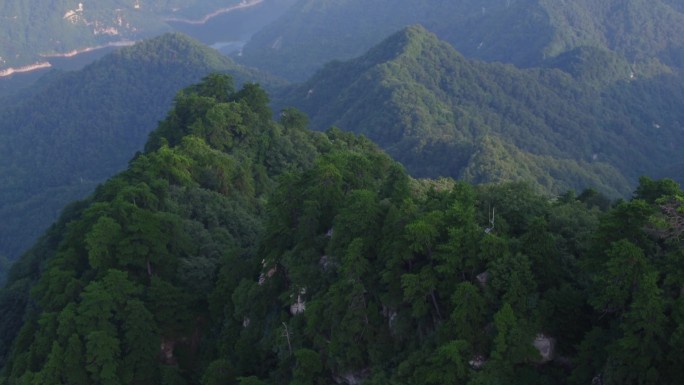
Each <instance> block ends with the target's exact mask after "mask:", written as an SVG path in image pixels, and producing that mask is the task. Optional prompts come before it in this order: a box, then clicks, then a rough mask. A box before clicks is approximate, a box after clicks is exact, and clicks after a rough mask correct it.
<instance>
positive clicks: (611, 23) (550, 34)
mask: <svg viewBox="0 0 684 385" xmlns="http://www.w3.org/2000/svg"><path fill="white" fill-rule="evenodd" d="M411 24H422V25H425V26H426V27H427V28H428V29H430V30H431V31H433V32H435V33H436V34H437V35H438V36H439V37H440V38H441V39H444V40H445V41H447V42H449V43H450V44H452V45H453V46H454V47H455V48H456V49H458V50H459V52H462V53H463V54H464V55H465V56H467V57H472V58H478V59H482V60H486V61H490V62H491V61H496V62H504V63H513V64H515V65H517V66H523V67H530V66H539V65H542V64H543V63H544V62H545V61H546V60H548V59H553V58H555V57H556V56H558V55H560V54H562V53H565V52H568V51H571V50H573V49H576V48H579V47H585V46H589V47H593V48H601V49H604V50H609V51H612V52H615V53H617V54H618V55H620V56H622V57H624V58H625V60H627V61H628V62H629V63H632V65H633V69H634V71H635V72H637V73H638V74H639V75H646V74H653V73H661V72H663V71H667V69H666V68H664V66H669V67H671V68H678V69H680V70H681V68H683V67H684V11H683V10H682V6H681V4H678V3H677V2H676V1H674V0H578V1H556V0H477V1H474V0H431V1H423V0H374V1H364V0H328V1H318V0H300V1H299V2H298V3H297V4H296V5H295V6H293V7H292V8H291V9H290V10H289V11H288V12H287V13H286V14H284V15H283V16H282V17H281V18H280V19H279V20H277V21H275V22H274V23H272V24H271V25H270V26H268V27H266V28H264V29H263V30H262V31H261V32H260V33H258V34H257V35H255V36H254V37H253V38H252V39H251V40H250V42H248V44H247V45H246V46H245V47H244V50H243V52H242V56H241V57H240V58H239V60H242V61H243V62H244V63H246V64H248V65H251V66H255V67H259V68H264V69H266V70H267V71H269V72H272V73H275V74H278V75H280V76H284V77H287V78H289V79H292V80H297V81H303V80H305V79H306V78H308V77H309V76H310V75H312V74H313V73H314V71H316V70H317V69H319V68H321V67H322V66H323V65H324V64H326V63H328V62H329V61H331V60H346V59H351V58H353V57H356V56H359V55H361V54H362V53H364V52H365V51H366V50H368V49H370V48H371V47H372V46H374V45H376V44H378V43H379V42H380V41H381V40H382V39H384V38H385V37H386V36H389V35H390V34H391V33H394V32H395V31H397V30H399V29H400V28H403V27H405V26H406V25H411Z"/></svg>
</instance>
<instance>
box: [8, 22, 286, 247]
mask: <svg viewBox="0 0 684 385" xmlns="http://www.w3.org/2000/svg"><path fill="white" fill-rule="evenodd" d="M216 71H219V72H230V73H231V74H233V75H234V77H235V79H236V80H237V81H238V82H239V83H243V82H245V81H258V82H260V83H262V84H264V85H274V84H279V83H278V81H277V80H276V79H274V78H273V77H271V76H267V75H264V74H261V73H259V72H257V71H255V70H249V69H246V68H244V67H242V66H239V65H237V64H235V63H234V62H233V61H231V60H230V59H228V58H226V57H223V56H221V55H220V54H219V53H218V52H217V51H215V50H212V49H210V48H208V47H206V46H204V45H201V44H200V43H199V42H197V41H195V40H193V39H190V38H188V37H187V36H183V35H180V34H167V35H163V36H160V37H157V38H154V39H150V40H147V41H144V42H141V43H139V44H136V45H134V46H132V47H128V48H124V49H121V50H119V51H116V52H114V53H112V54H109V55H107V56H106V57H104V58H102V59H101V60H99V61H97V62H95V63H92V64H91V65H89V66H87V67H86V68H84V69H82V70H79V71H73V72H64V73H58V72H54V73H51V74H48V75H47V76H46V77H44V78H43V79H41V80H40V81H39V82H38V83H37V84H36V85H35V86H34V87H33V88H32V89H29V90H25V91H24V92H23V93H22V94H21V95H16V96H13V97H12V98H11V99H7V100H5V101H4V102H3V103H2V106H0V218H2V219H3V220H2V221H0V255H4V256H5V257H8V258H10V259H14V258H16V257H17V256H19V254H20V253H21V252H23V251H24V250H26V249H27V248H28V247H29V246H30V245H31V244H32V243H33V242H35V239H36V238H37V237H38V236H39V235H40V234H41V233H42V232H43V231H44V230H45V229H46V228H47V227H48V226H49V225H50V224H51V223H52V222H54V220H55V219H56V218H57V216H58V215H59V212H60V211H61V210H62V208H63V207H64V206H65V205H66V204H67V203H69V202H71V201H73V200H75V199H80V198H82V197H84V196H85V195H87V194H90V193H91V192H92V191H93V189H94V188H95V186H96V185H97V184H98V183H101V182H103V181H104V180H106V179H107V178H109V177H110V176H112V175H113V174H114V173H116V172H118V171H120V170H122V169H124V168H125V167H126V165H127V162H128V160H129V159H130V158H131V157H132V156H133V154H135V152H136V151H138V150H141V149H142V147H143V145H144V144H145V140H146V138H147V135H148V134H149V132H150V131H151V130H152V129H153V128H154V127H155V126H156V125H157V123H158V121H159V120H161V119H162V118H163V117H164V116H165V114H166V112H167V111H168V109H169V107H170V106H171V101H172V99H173V96H174V95H175V93H176V92H177V91H178V90H179V89H181V88H182V87H185V86H187V85H189V84H192V83H195V82H197V81H199V80H200V79H201V78H202V77H204V76H206V75H207V74H209V73H210V72H216Z"/></svg>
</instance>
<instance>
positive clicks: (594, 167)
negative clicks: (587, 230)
mask: <svg viewBox="0 0 684 385" xmlns="http://www.w3.org/2000/svg"><path fill="white" fill-rule="evenodd" d="M554 65H555V66H557V67H560V68H564V69H565V71H567V72H564V71H560V70H558V69H526V70H521V69H518V68H516V67H513V66H511V65H503V64H489V63H484V62H480V61H474V60H469V59H466V58H465V57H464V56H462V55H460V54H459V53H457V52H456V50H454V49H453V47H451V46H450V45H449V44H447V43H445V42H443V41H439V40H438V39H437V37H436V36H435V35H433V34H431V33H430V32H428V31H427V30H425V29H424V28H422V27H420V26H414V27H410V28H407V29H405V30H403V31H401V32H399V33H397V34H395V35H393V36H391V37H390V38H388V39H387V40H385V41H384V42H382V43H381V44H379V45H378V46H376V47H374V48H373V49H371V50H370V51H369V52H368V53H366V54H364V55H362V56H360V57H358V58H356V59H353V60H350V61H347V62H334V63H331V64H328V65H327V66H326V67H325V68H323V69H322V70H320V71H319V72H317V73H316V75H315V76H313V77H312V78H311V79H310V80H309V81H307V82H304V83H303V84H301V85H298V86H291V87H289V88H287V89H286V90H284V91H283V92H282V93H281V94H280V96H279V97H277V98H276V100H277V104H278V106H294V107H296V108H300V109H302V110H303V111H304V112H306V113H307V114H309V115H310V117H311V122H312V127H313V128H315V129H319V130H322V129H326V128H328V127H329V126H331V125H335V126H338V127H340V128H342V129H344V130H351V131H354V132H357V133H362V134H364V135H366V136H368V137H369V138H370V139H372V140H373V141H375V142H376V143H378V144H379V145H380V146H381V147H383V148H384V149H385V150H386V151H387V152H388V153H389V154H390V155H391V156H393V157H394V158H395V159H397V160H399V161H400V162H402V163H403V164H404V165H405V166H406V167H407V168H408V170H409V171H410V172H411V173H412V174H413V175H415V176H424V177H437V176H451V177H455V178H463V179H466V180H470V181H472V182H476V183H482V182H501V181H507V180H527V181H530V182H531V183H533V184H536V185H537V186H538V187H540V188H541V189H543V190H545V191H550V192H553V193H560V192H563V191H566V190H568V189H579V190H581V189H584V188H587V187H593V188H596V189H598V190H600V191H602V192H604V193H606V194H608V195H611V196H619V195H625V194H628V193H629V191H630V190H631V189H632V188H633V186H634V184H635V183H636V179H637V178H638V177H639V176H640V175H642V174H648V175H659V176H664V175H663V174H662V172H663V170H664V169H667V168H668V167H670V166H671V165H673V164H677V162H682V160H684V156H683V155H682V154H681V151H680V150H679V149H680V148H681V146H682V145H684V130H683V126H682V124H683V122H684V109H682V108H681V106H682V105H681V101H682V100H684V82H683V81H682V78H681V77H680V76H677V75H672V74H670V75H666V74H664V75H660V76H657V77H654V78H649V79H640V78H638V77H635V76H634V75H633V74H632V73H631V72H630V71H631V70H630V64H629V62H627V61H625V60H624V59H621V57H620V56H619V55H617V54H616V53H614V52H611V51H605V50H602V49H599V48H581V49H576V50H573V51H570V52H568V53H565V54H563V55H560V56H558V57H557V58H556V61H555V62H554Z"/></svg>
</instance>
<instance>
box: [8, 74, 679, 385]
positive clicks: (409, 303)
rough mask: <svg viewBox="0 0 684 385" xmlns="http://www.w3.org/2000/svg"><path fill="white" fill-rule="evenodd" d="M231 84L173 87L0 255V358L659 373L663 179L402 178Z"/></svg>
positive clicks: (101, 368)
mask: <svg viewBox="0 0 684 385" xmlns="http://www.w3.org/2000/svg"><path fill="white" fill-rule="evenodd" d="M230 84H231V81H230V79H229V78H228V77H225V76H211V77H208V78H206V79H205V80H204V81H203V83H201V84H199V85H198V86H194V87H191V88H188V89H186V90H184V91H183V92H181V93H179V94H178V96H177V98H176V100H175V103H176V107H175V108H174V110H173V111H171V112H170V113H169V115H168V119H167V120H165V121H164V122H162V123H161V124H160V128H159V130H158V131H157V132H156V133H155V134H153V135H151V138H150V142H149V143H148V146H147V150H146V151H145V152H144V153H141V154H139V155H138V156H136V157H135V158H134V159H133V160H132V161H131V162H130V165H129V168H128V170H127V171H125V172H123V173H121V174H119V175H117V176H116V177H114V178H112V179H110V180H109V181H108V182H107V183H105V184H103V185H101V186H100V187H98V189H97V190H96V192H95V194H94V195H93V196H92V197H90V198H89V199H88V200H87V201H85V202H83V203H81V204H79V205H76V206H74V207H72V208H70V209H69V210H67V211H66V212H65V214H64V215H63V217H62V220H60V221H59V222H58V223H57V224H55V226H54V227H53V228H52V230H51V231H50V232H48V233H47V234H46V235H45V236H44V238H43V239H42V240H41V242H40V243H39V244H37V245H36V247H35V249H34V250H33V252H32V253H30V254H27V255H26V257H25V258H26V259H22V260H21V262H20V264H18V265H16V267H14V268H12V271H11V272H10V274H9V280H8V286H7V288H6V289H4V290H3V291H2V292H0V306H1V307H2V310H6V311H7V313H6V316H5V317H3V319H2V322H0V328H1V329H0V330H2V331H3V332H7V333H11V334H10V335H9V336H7V337H5V336H4V335H2V339H0V341H2V349H4V350H2V351H1V353H2V357H3V359H4V361H3V372H2V375H3V376H4V378H3V379H2V381H4V382H5V383H8V384H14V383H46V382H48V383H69V384H72V383H73V384H107V383H111V384H142V383H145V384H194V383H201V384H207V385H208V384H220V383H241V384H282V383H290V384H328V383H332V382H342V381H346V382H348V383H370V384H380V383H382V384H386V383H396V384H442V383H468V384H497V383H501V384H508V383H513V384H565V383H578V384H580V383H590V382H591V380H592V379H593V378H597V377H598V378H601V379H602V381H605V382H606V383H611V384H612V383H615V384H617V383H638V384H647V383H653V382H656V381H657V382H658V383H663V384H676V383H678V382H679V381H680V379H681V376H679V374H681V362H680V361H681V360H679V359H678V358H677V357H678V353H679V351H680V350H681V347H682V341H684V337H682V335H684V333H683V332H682V330H684V327H683V326H682V325H684V323H683V320H684V310H683V309H684V307H683V306H682V298H681V287H682V277H684V273H683V272H682V268H681V257H682V252H681V246H682V245H681V238H680V237H679V236H678V234H681V232H680V233H678V232H677V231H679V230H681V229H678V227H677V226H680V225H681V216H682V213H681V211H682V210H681V202H682V201H684V194H683V193H682V191H681V189H676V188H674V187H673V185H672V183H671V182H670V181H653V180H650V179H642V181H641V183H642V185H641V186H640V187H638V188H637V192H636V193H635V197H636V198H634V199H632V200H631V201H621V202H617V203H616V204H615V205H614V206H612V207H606V208H605V210H604V211H601V210H600V209H599V208H598V207H596V206H600V205H598V204H595V203H594V200H595V198H596V197H595V196H594V195H592V194H591V193H587V194H583V195H581V196H580V197H576V196H575V195H574V194H573V193H566V194H563V195H562V196H560V197H558V198H556V199H548V198H547V197H545V196H543V195H540V194H539V193H538V192H536V190H535V188H534V186H532V185H527V184H524V183H504V184H497V185H481V186H471V185H469V184H467V183H465V182H454V181H452V180H448V179H441V180H414V179H412V178H410V177H409V176H408V175H407V174H406V173H405V172H404V171H403V169H402V168H401V167H400V166H399V165H398V164H397V163H395V162H393V161H392V160H391V159H390V158H389V157H388V156H387V155H385V154H383V153H382V152H381V151H380V150H379V149H378V148H377V147H375V146H374V145H373V144H372V143H371V142H370V141H369V140H368V139H365V138H364V137H357V136H354V135H353V134H350V133H345V132H343V131H341V130H339V129H335V128H333V129H330V130H328V131H327V132H326V133H324V134H321V133H315V132H307V131H305V129H304V127H303V126H301V125H302V124H303V121H304V120H303V119H301V116H300V115H298V113H295V112H293V111H292V110H288V111H286V116H283V117H282V119H281V120H283V122H284V123H286V124H285V125H283V124H280V123H277V122H274V121H272V120H271V119H268V118H267V117H266V115H265V111H267V110H268V107H267V106H266V105H265V104H264V103H266V100H267V98H264V97H263V96H264V94H263V92H262V91H261V90H260V89H259V88H257V87H256V86H254V85H249V86H247V87H246V88H245V89H244V92H241V91H231V90H233V88H232V86H231V85H230ZM205 92H206V93H205ZM288 116H289V117H292V118H293V119H292V120H290V121H288V120H287V117H288ZM598 201H599V202H600V199H598ZM34 282H35V284H34ZM545 345H546V346H545ZM547 348H548V349H547ZM542 353H544V354H542ZM568 362H571V363H572V364H571V365H568V364H567V363H568Z"/></svg>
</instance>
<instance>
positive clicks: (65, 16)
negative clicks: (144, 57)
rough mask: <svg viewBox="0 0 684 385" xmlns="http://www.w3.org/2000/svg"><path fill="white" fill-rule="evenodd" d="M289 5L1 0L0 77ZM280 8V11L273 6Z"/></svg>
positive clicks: (219, 0)
mask: <svg viewBox="0 0 684 385" xmlns="http://www.w3.org/2000/svg"><path fill="white" fill-rule="evenodd" d="M291 1H292V0H187V1H180V0H99V1H95V2H85V1H77V0H35V1H31V2H26V1H22V0H4V1H3V2H2V3H0V76H3V75H9V74H12V73H16V72H22V71H26V70H30V69H32V68H40V67H41V66H42V67H46V66H49V62H50V60H51V59H52V58H54V57H64V56H70V55H74V54H77V53H79V52H83V51H87V50H90V49H93V48H101V47H106V46H110V45H122V44H124V45H125V44H131V43H132V41H135V40H140V39H142V38H149V37H152V36H155V35H159V34H161V33H164V32H169V31H171V30H172V26H171V25H172V24H179V23H180V24H189V25H200V24H203V23H205V22H207V21H208V20H209V19H211V18H212V17H215V16H219V15H221V14H222V13H227V12H233V11H241V10H244V9H248V8H251V7H255V6H262V5H263V6H266V5H268V6H269V7H273V4H274V3H289V2H291ZM279 6H280V5H279Z"/></svg>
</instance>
